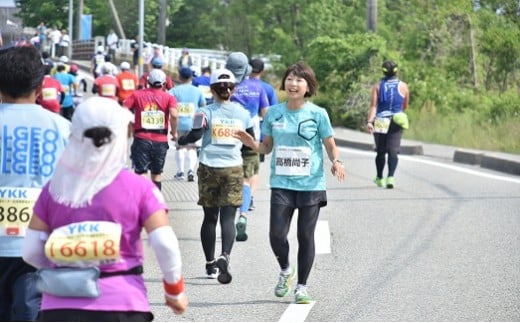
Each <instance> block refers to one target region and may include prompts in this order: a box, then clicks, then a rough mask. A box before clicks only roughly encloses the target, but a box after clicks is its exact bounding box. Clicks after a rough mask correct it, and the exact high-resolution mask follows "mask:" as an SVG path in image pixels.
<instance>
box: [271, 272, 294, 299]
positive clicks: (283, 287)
mask: <svg viewBox="0 0 520 323" xmlns="http://www.w3.org/2000/svg"><path fill="white" fill-rule="evenodd" d="M295 274H296V269H294V268H291V271H290V272H289V273H288V274H284V273H283V272H281V273H280V276H279V277H278V284H276V287H275V288H274V294H275V295H276V296H277V297H284V296H287V295H288V294H289V292H290V290H291V283H292V281H293V279H294V275H295Z"/></svg>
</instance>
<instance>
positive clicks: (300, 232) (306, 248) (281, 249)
mask: <svg viewBox="0 0 520 323" xmlns="http://www.w3.org/2000/svg"><path fill="white" fill-rule="evenodd" d="M294 210H295V209H294V208H292V207H289V206H285V205H281V204H272V205H271V221H270V225H269V241H270V242H271V248H272V249H273V252H274V255H275V256H276V259H277V260H278V263H279V264H280V268H281V269H282V270H284V269H287V268H288V267H289V241H288V240H287V234H288V233H289V229H290V227H291V220H292V217H293V214H294ZM319 213H320V207H319V205H312V206H306V207H301V208H298V223H297V225H298V226H297V237H298V284H302V285H305V284H307V278H308V277H309V273H310V272H311V267H312V264H313V263H314V256H315V253H316V250H315V245H314V230H315V229H316V222H317V221H318V215H319Z"/></svg>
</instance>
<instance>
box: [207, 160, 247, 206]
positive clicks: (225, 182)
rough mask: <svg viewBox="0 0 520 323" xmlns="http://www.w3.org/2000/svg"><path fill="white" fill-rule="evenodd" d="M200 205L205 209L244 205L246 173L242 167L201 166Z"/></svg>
mask: <svg viewBox="0 0 520 323" xmlns="http://www.w3.org/2000/svg"><path fill="white" fill-rule="evenodd" d="M197 177H198V185H199V201H198V204H199V205H201V206H204V207H221V206H240V205H242V185H243V183H244V172H243V170H242V167H241V166H237V167H225V168H215V167H209V166H206V165H204V164H199V167H198V168H197Z"/></svg>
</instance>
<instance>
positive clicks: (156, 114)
mask: <svg viewBox="0 0 520 323" xmlns="http://www.w3.org/2000/svg"><path fill="white" fill-rule="evenodd" d="M164 120H165V117H164V112H163V111H160V110H157V111H142V112H141V127H142V128H143V129H164Z"/></svg>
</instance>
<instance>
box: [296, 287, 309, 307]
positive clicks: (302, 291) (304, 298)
mask: <svg viewBox="0 0 520 323" xmlns="http://www.w3.org/2000/svg"><path fill="white" fill-rule="evenodd" d="M294 302H295V303H296V304H309V303H310V302H312V298H311V297H310V296H309V293H307V287H305V286H303V285H299V286H298V287H296V290H295V291H294Z"/></svg>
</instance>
